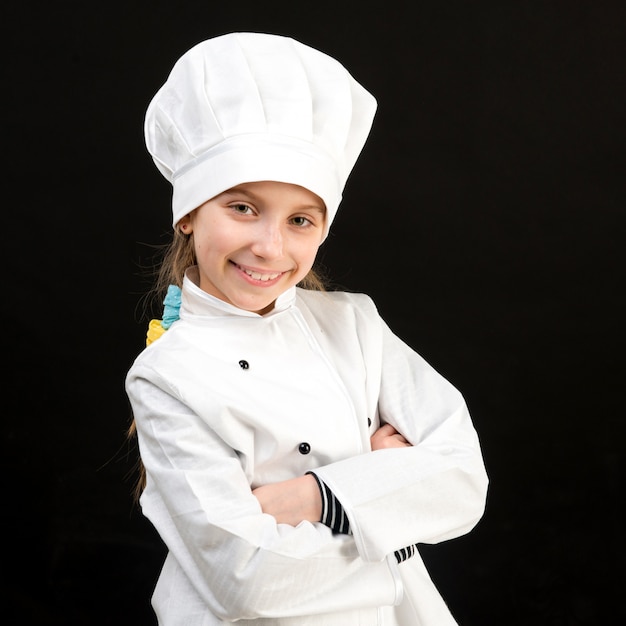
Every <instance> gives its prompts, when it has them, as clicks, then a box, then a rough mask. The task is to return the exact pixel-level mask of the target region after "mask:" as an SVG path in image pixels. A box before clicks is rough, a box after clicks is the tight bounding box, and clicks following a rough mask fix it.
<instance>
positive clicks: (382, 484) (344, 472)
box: [315, 320, 488, 562]
mask: <svg viewBox="0 0 626 626" xmlns="http://www.w3.org/2000/svg"><path fill="white" fill-rule="evenodd" d="M380 322H381V324H382V370H381V374H380V390H379V396H378V411H379V414H380V419H381V422H388V423H390V424H392V425H393V426H394V427H395V428H396V429H397V430H398V431H399V432H401V433H402V434H403V435H404V436H405V437H406V438H407V439H408V440H409V441H410V442H411V443H412V446H411V447H408V448H395V449H386V450H377V451H374V452H368V453H365V454H362V455H359V456H355V457H352V458H349V459H345V460H342V461H339V462H336V463H333V464H330V465H327V466H324V467H320V468H318V469H316V470H315V473H316V474H317V475H318V476H319V478H320V479H321V480H322V481H323V482H324V483H325V484H326V485H327V486H328V487H329V488H330V489H331V490H332V492H333V493H334V495H335V496H336V497H337V498H338V500H339V501H340V502H341V504H342V506H343V508H344V510H345V513H346V515H347V517H348V520H349V523H350V528H351V530H352V533H353V535H354V538H355V541H356V544H357V547H358V550H359V553H360V554H361V556H362V557H363V558H364V559H365V560H367V561H370V562H375V561H380V560H382V559H384V558H385V557H386V556H387V555H389V554H391V553H393V552H394V551H395V550H400V549H402V548H403V547H406V546H409V545H411V544H415V543H437V542H440V541H445V540H448V539H452V538H454V537H458V536H460V535H463V534H464V533H467V532H469V531H470V530H471V529H472V528H473V527H474V526H475V525H476V523H477V522H478V521H479V519H480V518H481V517H482V515H483V512H484V507H485V501H486V493H487V486H488V478H487V473H486V470H485V466H484V463H483V458H482V454H481V449H480V444H479V440H478V436H477V433H476V431H475V429H474V426H473V424H472V421H471V418H470V415H469V412H468V409H467V406H466V403H465V401H464V399H463V397H462V395H461V394H460V393H459V391H458V390H457V389H455V388H454V387H453V386H452V385H451V384H450V383H449V382H448V381H447V380H446V379H444V378H443V377H442V376H441V375H440V374H439V373H438V372H436V371H435V370H434V369H433V368H432V367H431V366H430V365H429V364H428V363H427V362H426V361H425V360H424V359H423V358H422V357H421V356H420V355H419V354H417V353H416V352H415V351H414V350H412V349H411V348H410V347H409V346H408V345H406V344H405V343H404V342H403V341H402V340H401V339H400V338H399V337H397V336H396V335H394V334H393V333H392V331H391V330H390V329H389V327H388V326H387V325H386V324H385V323H384V322H383V321H382V320H380ZM366 359H367V355H366ZM355 477H356V478H355Z"/></svg>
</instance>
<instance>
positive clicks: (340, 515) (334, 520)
mask: <svg viewBox="0 0 626 626" xmlns="http://www.w3.org/2000/svg"><path fill="white" fill-rule="evenodd" d="M307 474H311V476H313V478H315V481H316V482H317V486H318V487H319V490H320V495H321V496H322V517H321V519H320V522H321V523H322V524H324V525H325V526H328V527H329V528H330V529H331V530H332V531H333V532H335V533H341V534H343V535H351V534H352V531H351V530H350V522H349V521H348V518H347V517H346V514H345V512H344V510H343V506H341V502H339V500H337V498H336V497H335V494H334V493H333V492H332V491H331V490H330V489H329V488H328V486H327V485H326V484H325V483H324V482H322V480H321V479H320V478H319V477H318V476H317V474H316V473H315V472H307Z"/></svg>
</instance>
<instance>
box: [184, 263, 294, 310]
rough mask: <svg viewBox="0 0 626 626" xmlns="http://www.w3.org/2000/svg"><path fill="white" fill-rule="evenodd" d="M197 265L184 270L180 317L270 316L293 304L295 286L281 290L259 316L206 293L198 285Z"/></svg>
mask: <svg viewBox="0 0 626 626" xmlns="http://www.w3.org/2000/svg"><path fill="white" fill-rule="evenodd" d="M199 282H200V280H199V273H198V266H197V265H194V266H193V267H190V268H189V269H188V270H187V271H186V272H185V277H184V279H183V288H182V301H181V307H180V317H181V318H185V317H203V316H210V317H232V316H235V317H259V318H260V317H271V316H273V315H276V314H277V313H280V312H281V311H284V310H286V309H288V308H290V307H291V306H293V304H294V302H295V300H296V287H290V288H289V289H288V290H287V291H285V292H283V293H282V294H281V295H280V296H278V298H277V299H276V302H275V304H274V308H273V309H272V310H271V311H270V312H269V313H266V314H265V315H263V316H261V315H259V314H258V313H253V312H252V311H245V310H244V309H240V308H238V307H236V306H234V305H232V304H230V303H228V302H224V300H220V299H219V298H216V297H215V296H212V295H210V294H208V293H207V292H206V291H203V290H202V289H200V287H199V286H198V283H199Z"/></svg>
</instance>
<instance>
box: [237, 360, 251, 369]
mask: <svg viewBox="0 0 626 626" xmlns="http://www.w3.org/2000/svg"><path fill="white" fill-rule="evenodd" d="M239 367H240V368H241V369H242V370H247V369H248V368H249V367H250V364H249V363H248V361H244V360H243V359H242V360H241V361H239Z"/></svg>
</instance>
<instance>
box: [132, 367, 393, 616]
mask: <svg viewBox="0 0 626 626" xmlns="http://www.w3.org/2000/svg"><path fill="white" fill-rule="evenodd" d="M126 390H127V393H128V396H129V399H130V402H131V407H132V410H133V414H134V417H135V421H136V424H137V435H138V441H139V449H140V453H141V458H142V461H143V463H144V466H145V468H146V473H147V485H146V489H145V490H144V492H143V494H142V497H141V506H142V510H143V513H144V514H145V516H146V517H147V518H148V519H149V520H150V521H151V522H152V524H153V525H154V526H155V528H156V530H157V531H158V533H159V535H160V536H161V538H162V539H163V541H164V543H165V544H166V546H167V548H168V549H169V551H170V555H171V556H173V557H174V558H175V559H176V561H177V563H178V565H179V566H180V567H181V568H182V569H183V570H184V572H185V575H186V576H187V578H188V579H189V580H190V581H191V583H192V584H193V586H194V587H195V589H196V590H197V592H198V594H199V595H200V597H202V599H203V601H204V602H205V603H206V604H207V606H208V607H209V608H210V610H211V611H212V612H213V613H214V614H215V615H217V616H218V617H220V618H221V619H223V620H226V621H235V620H239V619H254V618H259V617H269V616H272V617H283V616H295V615H305V614H316V613H325V612H334V611H341V610H350V609H353V608H355V607H360V608H365V607H368V606H372V607H374V606H381V605H393V604H397V603H398V602H400V600H401V594H402V586H401V583H400V582H399V575H398V571H397V569H396V565H395V563H394V562H393V561H392V560H391V559H389V560H385V561H381V562H376V563H371V562H367V561H364V560H363V559H362V558H361V557H360V555H359V554H358V552H357V550H356V547H355V544H354V540H353V539H352V537H349V536H346V535H336V534H333V533H332V532H331V530H330V529H329V528H327V527H326V526H324V525H322V524H320V523H317V524H311V523H309V522H302V523H301V524H299V525H298V526H297V527H295V528H294V527H292V526H289V525H286V524H277V523H276V521H275V519H274V518H273V517H271V516H270V515H266V514H264V513H262V511H261V507H260V505H259V503H258V501H257V499H256V498H255V497H254V496H253V495H252V492H251V489H250V486H249V484H248V481H247V479H246V476H245V475H244V472H243V470H242V467H241V463H240V460H239V458H238V454H237V451H236V450H233V449H232V448H230V447H229V446H227V445H226V444H225V443H224V442H223V441H222V440H221V439H220V438H219V437H218V436H217V435H216V433H215V432H214V431H212V430H211V429H210V428H209V427H208V425H207V424H206V422H204V421H203V420H201V419H200V418H198V416H197V415H196V414H194V412H193V411H192V410H191V409H189V407H188V406H187V405H186V404H185V403H184V402H183V401H181V398H180V397H179V396H178V394H177V390H176V389H175V388H172V387H170V386H169V383H167V382H166V381H164V380H162V379H161V378H160V376H159V375H158V374H157V373H156V372H155V371H154V370H153V369H152V368H151V367H149V366H147V365H145V364H137V363H136V364H135V365H134V366H133V367H132V368H131V370H130V372H129V374H128V376H127V382H126ZM222 417H224V418H226V417H227V416H222ZM294 590H297V591H296V592H294Z"/></svg>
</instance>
